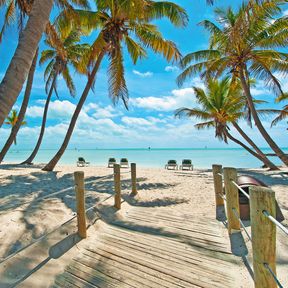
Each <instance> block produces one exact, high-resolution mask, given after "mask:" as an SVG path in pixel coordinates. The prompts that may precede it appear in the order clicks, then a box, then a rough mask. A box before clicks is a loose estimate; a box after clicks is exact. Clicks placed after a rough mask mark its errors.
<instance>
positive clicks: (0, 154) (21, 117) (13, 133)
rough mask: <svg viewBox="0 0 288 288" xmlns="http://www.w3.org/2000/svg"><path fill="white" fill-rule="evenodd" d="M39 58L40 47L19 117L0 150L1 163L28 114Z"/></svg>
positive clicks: (28, 79)
mask: <svg viewBox="0 0 288 288" xmlns="http://www.w3.org/2000/svg"><path fill="white" fill-rule="evenodd" d="M37 58H38V49H37V50H36V53H35V56H34V59H33V62H32V65H31V67H30V70H29V74H28V78H27V84H26V88H25V93H24V97H23V102H22V105H21V109H20V111H19V114H18V119H17V122H16V124H15V125H14V126H13V127H12V129H11V133H10V135H9V137H8V139H7V141H6V143H5V145H4V146H3V148H2V150H1V152H0V163H1V162H2V161H3V159H4V157H5V156H6V154H7V152H8V150H9V149H10V147H11V145H12V143H13V141H14V144H15V145H16V136H17V133H18V131H19V129H20V127H21V124H22V122H23V120H24V116H25V114H26V110H27V106H28V103H29V99H30V95H31V90H32V85H33V79H34V74H35V69H36V64H37Z"/></svg>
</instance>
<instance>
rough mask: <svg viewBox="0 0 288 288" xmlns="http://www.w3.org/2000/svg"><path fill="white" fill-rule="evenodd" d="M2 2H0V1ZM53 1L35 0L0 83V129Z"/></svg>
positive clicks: (21, 84)
mask: <svg viewBox="0 0 288 288" xmlns="http://www.w3.org/2000/svg"><path fill="white" fill-rule="evenodd" d="M1 2H2V1H1ZM52 5H53V0H35V2H34V4H33V6H32V10H31V13H30V16H29V19H28V21H27V24H26V27H25V29H24V30H23V31H22V33H21V37H20V38H19V42H18V46H17V48H16V51H15V53H14V56H13V57H12V60H11V62H10V65H9V67H8V69H7V70H6V73H5V75H4V78H3V79H2V82H1V83H0V127H1V126H2V124H3V122H4V120H5V118H6V117H7V115H8V114H9V112H10V111H11V109H12V107H13V105H14V104H15V102H16V100H17V97H18V95H19V94H20V92H21V90H22V86H23V84H24V82H25V80H26V78H27V75H28V73H29V69H30V67H31V65H32V61H33V58H34V56H35V52H36V50H37V47H38V43H39V41H40V39H41V36H42V33H43V31H44V29H45V27H46V24H47V23H48V20H49V15H50V11H51V9H52Z"/></svg>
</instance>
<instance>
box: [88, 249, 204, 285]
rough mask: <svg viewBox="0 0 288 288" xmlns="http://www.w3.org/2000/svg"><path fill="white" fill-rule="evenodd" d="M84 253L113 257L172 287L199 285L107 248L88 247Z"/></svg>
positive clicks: (95, 257)
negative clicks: (188, 282)
mask: <svg viewBox="0 0 288 288" xmlns="http://www.w3.org/2000/svg"><path fill="white" fill-rule="evenodd" d="M83 253H84V255H87V256H88V257H90V258H93V259H98V258H99V257H106V258H107V259H112V260H115V261H117V262H119V263H124V264H125V265H127V266H130V267H132V268H135V271H142V272H144V273H146V274H148V275H151V276H155V277H157V278H158V279H161V280H162V281H165V282H169V283H171V284H172V285H173V286H172V287H181V288H187V287H199V286H196V285H190V286H189V285H188V284H187V282H185V281H181V280H179V279H177V278H174V277H173V276H171V275H170V274H167V273H165V272H164V273H162V272H160V271H157V270H155V269H153V268H151V267H149V266H147V265H143V263H139V262H135V261H133V258H132V259H129V258H128V257H123V256H121V255H117V254H114V253H110V252H109V251H106V250H102V249H97V250H94V251H92V252H91V251H90V250H87V249H86V251H85V252H83Z"/></svg>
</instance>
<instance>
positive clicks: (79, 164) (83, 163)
mask: <svg viewBox="0 0 288 288" xmlns="http://www.w3.org/2000/svg"><path fill="white" fill-rule="evenodd" d="M89 165H90V162H86V161H85V159H84V158H83V157H79V158H78V161H77V167H85V166H89Z"/></svg>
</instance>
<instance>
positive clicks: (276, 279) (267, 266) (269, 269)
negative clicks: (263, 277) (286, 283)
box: [263, 263, 284, 288]
mask: <svg viewBox="0 0 288 288" xmlns="http://www.w3.org/2000/svg"><path fill="white" fill-rule="evenodd" d="M263 265H264V266H265V268H266V269H267V270H268V271H269V272H270V274H271V275H272V277H273V279H274V281H275V282H276V283H277V285H278V287H280V288H284V287H283V286H282V284H281V283H280V281H279V280H278V278H277V276H276V275H275V273H274V272H273V270H272V269H271V267H270V266H269V264H268V263H263Z"/></svg>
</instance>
